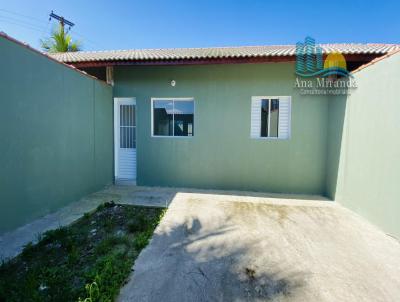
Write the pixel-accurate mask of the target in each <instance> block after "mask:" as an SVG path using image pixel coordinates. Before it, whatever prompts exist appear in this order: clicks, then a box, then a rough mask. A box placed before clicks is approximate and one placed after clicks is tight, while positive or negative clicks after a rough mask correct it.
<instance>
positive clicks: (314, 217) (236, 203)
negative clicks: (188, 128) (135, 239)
mask: <svg viewBox="0 0 400 302" xmlns="http://www.w3.org/2000/svg"><path fill="white" fill-rule="evenodd" d="M279 197H280V198H274V197H273V198H271V197H260V196H258V197H257V196H251V197H246V196H238V195H229V194H227V192H225V194H222V195H221V194H212V193H207V194H204V193H178V194H177V195H176V196H175V197H174V199H173V201H172V203H171V204H170V206H169V208H168V211H167V213H166V215H165V217H164V218H163V220H162V221H161V223H160V225H159V226H158V227H157V229H156V231H155V234H154V235H153V238H152V240H151V241H150V244H149V245H148V246H147V247H146V248H145V249H144V250H143V251H142V253H141V254H140V255H139V258H138V259H137V260H136V263H135V266H134V272H133V275H132V276H131V278H130V280H129V281H128V283H127V284H126V285H125V287H124V288H123V289H122V290H121V294H120V297H119V301H120V302H121V301H142V302H146V301H157V302H158V301H164V302H175V301H188V302H189V301H190V302H196V301H281V302H286V301H287V302H289V301H290V302H300V301H302V302H303V301H304V302H309V301H312V302H314V301H315V302H325V301H332V302H337V301H346V302H347V301H349V302H350V301H357V302H361V301H363V302H365V301H371V302H380V301H382V302H388V301H393V302H394V301H399V298H400V244H399V242H398V241H397V240H395V239H394V238H392V237H389V236H387V235H386V234H384V233H383V232H381V231H380V230H379V229H377V228H376V227H375V226H373V225H371V224H370V223H369V222H367V221H366V220H364V219H363V218H361V217H359V216H358V215H356V214H354V213H353V212H351V211H349V210H347V209H345V208H343V207H341V206H340V205H337V204H335V203H332V202H326V201H315V200H314V201H312V200H300V199H297V200H296V199H293V198H290V199H286V198H282V196H279Z"/></svg>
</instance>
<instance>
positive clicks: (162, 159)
mask: <svg viewBox="0 0 400 302" xmlns="http://www.w3.org/2000/svg"><path fill="white" fill-rule="evenodd" d="M4 39H6V40H7V39H8V41H10V39H9V38H8V37H6V36H5V35H2V40H4ZM2 43H3V44H4V42H2ZM1 47H2V48H3V47H4V45H2V46H1ZM320 47H321V51H322V53H323V55H324V58H326V56H327V55H329V54H332V53H337V52H338V53H340V54H341V55H343V56H344V58H345V60H346V64H347V69H348V70H349V71H355V70H358V69H360V68H363V69H361V70H360V71H359V72H356V73H355V74H354V78H355V82H356V85H357V87H356V88H355V87H353V88H351V89H352V91H351V92H352V93H351V94H340V95H330V94H328V95H325V94H307V93H304V91H305V90H304V89H303V90H302V88H301V87H298V85H296V80H297V79H298V77H297V76H296V73H295V71H296V70H295V69H296V68H295V67H296V66H295V65H296V45H284V46H256V47H221V48H188V49H147V50H146V49H145V50H121V51H93V52H90V51H89V52H75V53H63V54H54V55H52V56H51V58H52V59H53V60H54V59H55V60H57V61H58V62H62V63H63V64H67V65H69V66H73V67H74V68H75V69H76V70H75V73H77V72H78V71H77V70H79V71H80V72H85V73H86V75H82V76H83V77H88V75H91V76H93V77H96V78H97V79H100V80H103V81H106V82H107V83H108V84H109V85H106V84H97V82H98V81H97V80H92V81H95V83H96V84H95V85H100V86H105V87H107V88H105V89H106V90H107V92H106V97H105V99H107V98H109V100H108V101H107V100H105V101H104V105H105V106H104V108H101V112H98V111H97V113H98V114H99V115H100V116H101V118H100V117H99V118H98V119H97V120H96V119H95V125H94V126H92V127H93V129H94V130H93V131H92V132H93V133H95V134H94V139H92V140H93V141H94V142H95V145H96V142H97V141H98V145H96V147H95V150H96V151H94V154H95V155H93V156H94V157H95V158H96V156H97V157H98V156H99V155H98V154H97V150H98V148H100V149H103V150H106V151H104V152H103V153H104V154H103V157H102V159H98V160H97V161H96V160H95V162H94V164H93V165H94V167H96V168H97V169H102V167H101V166H104V165H105V166H107V168H106V170H107V172H106V173H103V171H101V172H94V173H95V174H96V175H106V176H105V177H104V180H108V181H110V182H111V181H113V177H112V176H114V179H115V181H117V182H119V181H120V182H128V183H129V182H133V181H135V182H136V183H137V184H138V185H146V186H174V187H193V188H206V189H208V188H212V189H224V190H247V191H265V192H278V193H298V194H315V195H324V196H328V197H330V198H332V199H334V200H338V201H340V202H342V203H343V204H344V205H347V204H348V205H349V207H350V208H352V209H355V210H357V211H359V212H360V213H361V214H363V215H365V216H366V217H368V218H369V219H371V220H372V221H373V222H375V223H376V224H379V225H381V226H382V227H383V228H384V229H385V230H387V231H388V232H391V233H393V234H397V235H398V234H400V225H399V224H398V222H397V221H396V220H397V218H396V217H395V214H394V213H395V212H396V211H397V212H398V210H399V209H400V206H399V205H398V204H397V202H396V201H397V200H398V196H399V193H400V192H399V190H400V189H398V186H397V185H396V181H397V180H398V179H399V177H400V172H398V171H400V169H398V168H400V164H399V162H400V161H399V160H398V157H397V156H398V155H400V154H399V152H400V148H399V144H398V142H397V141H398V140H397V139H396V133H397V131H398V130H399V129H400V123H399V121H398V119H397V118H396V117H395V116H393V115H394V114H395V112H398V109H399V104H398V102H396V99H398V95H399V90H398V86H399V85H398V84H399V76H400V74H399V71H398V70H400V69H399V66H400V56H399V55H396V54H394V53H395V52H396V51H398V50H399V49H400V46H399V45H392V44H326V45H321V46H320ZM392 54H393V55H392ZM384 56H388V57H387V58H385V59H383V60H381V61H379V62H376V60H378V59H380V58H381V57H384ZM2 57H3V56H2ZM43 59H44V58H43ZM46 59H47V60H48V59H49V58H48V57H46ZM9 60H12V58H11V55H10V57H9ZM371 62H373V63H374V64H371ZM375 62H376V63H375ZM18 63H19V62H14V64H18ZM53 64H54V63H53ZM365 64H370V66H368V67H366V68H364V67H363V66H365ZM13 68H14V67H13V65H11V66H10V67H9V68H8V69H7V70H9V69H13ZM23 68H24V70H25V73H28V74H30V73H32V74H35V73H36V72H37V71H36V70H35V68H37V66H30V65H29V64H26V65H25V66H24V67H23ZM30 68H32V69H31V70H29V69H30ZM63 68H70V67H66V66H63ZM369 71H371V72H369ZM3 76H4V75H3ZM15 76H16V77H17V76H20V75H15ZM24 76H27V75H24ZM64 81H65V79H64ZM2 82H3V81H2ZM91 85H93V84H91ZM83 86H84V85H83V84H82V87H83ZM303 88H304V87H303ZM71 89H72V91H74V90H75V86H74V85H71ZM72 91H69V92H68V93H73V92H72ZM110 91H111V92H110ZM111 94H112V96H111ZM98 95H100V94H98ZM101 97H103V95H101ZM32 101H33V100H32ZM60 102H61V101H60ZM94 104H97V103H96V101H95V102H94ZM111 104H112V106H110V105H111ZM346 104H347V105H346ZM349 104H352V105H349ZM353 104H354V106H353ZM60 106H63V105H60ZM350 108H351V109H350ZM354 108H356V109H354ZM29 110H39V109H38V107H34V108H30V109H29ZM97 110H100V109H97ZM349 110H350V111H349ZM78 112H79V114H82V112H80V111H79V110H77V111H76V113H78ZM88 112H89V111H88ZM49 114H52V113H49ZM88 114H89V113H88ZM95 115H96V112H95ZM90 116H91V117H93V113H90ZM58 117H59V118H62V115H59V116H58ZM95 117H96V116H95ZM82 118H83V117H82V116H80V118H78V116H77V117H76V120H75V121H76V122H77V123H82V121H81V119H82ZM388 119H389V120H388ZM71 121H72V120H71ZM102 122H104V124H102V125H100V124H98V123H102ZM49 126H50V127H51V125H49ZM81 126H82V127H83V128H84V127H85V125H83V123H82V125H81ZM86 126H88V125H86ZM98 127H100V128H101V129H98ZM353 127H355V129H354V128H353ZM93 133H92V134H93ZM65 134H66V133H61V134H60V135H65ZM69 134H70V133H69ZM71 135H77V133H73V134H71ZM89 136H90V135H89ZM89 136H88V137H89ZM361 138H362V139H363V140H362V139H361ZM354 141H359V142H358V144H357V145H355V144H354V143H353V142H354ZM370 144H371V145H370ZM107 148H109V149H107ZM110 148H111V149H110ZM110 150H111V151H110ZM389 150H390V151H389ZM59 152H62V150H59ZM76 152H78V151H76ZM110 152H111V153H110ZM53 156H54V157H57V155H56V154H53ZM396 158H397V159H396ZM65 160H66V159H65ZM104 161H111V162H104ZM350 161H352V163H350ZM110 167H112V170H113V175H111V177H110V174H109V173H110V171H109V170H110ZM394 168H396V169H394ZM369 169H372V170H369ZM44 172H46V171H44ZM47 172H50V170H49V171H47ZM106 182H107V181H101V182H99V184H100V183H101V184H105V183H106ZM89 187H90V188H89V189H87V190H86V189H85V190H86V191H91V190H93V189H94V188H95V185H91V186H89ZM85 190H83V189H82V190H80V191H79V193H77V194H78V195H79V194H82V193H83V191H85ZM377 201H379V202H377ZM65 202H66V201H63V203H65ZM377 203H379V205H378V204H377ZM382 207H383V208H384V209H382ZM377 208H378V209H380V210H379V211H377Z"/></svg>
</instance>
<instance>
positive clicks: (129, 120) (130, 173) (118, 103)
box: [114, 98, 136, 181]
mask: <svg viewBox="0 0 400 302" xmlns="http://www.w3.org/2000/svg"><path fill="white" fill-rule="evenodd" d="M114 145H115V180H117V181H118V180H128V181H129V180H136V100H135V99H134V98H114Z"/></svg>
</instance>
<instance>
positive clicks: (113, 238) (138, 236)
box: [0, 202, 164, 302]
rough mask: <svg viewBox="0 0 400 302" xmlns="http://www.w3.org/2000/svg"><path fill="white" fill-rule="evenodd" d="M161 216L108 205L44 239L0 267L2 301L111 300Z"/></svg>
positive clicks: (146, 210)
mask: <svg viewBox="0 0 400 302" xmlns="http://www.w3.org/2000/svg"><path fill="white" fill-rule="evenodd" d="M163 213H164V209H161V208H154V207H140V206H131V205H116V204H114V203H113V202H109V203H105V204H103V205H101V206H99V207H98V208H97V209H96V211H94V212H92V213H87V214H85V215H84V216H83V217H82V218H80V219H79V220H78V221H76V222H74V223H73V224H71V225H69V226H67V227H62V228H59V229H56V230H52V231H48V232H46V233H44V234H42V235H41V236H40V238H39V241H38V243H37V244H28V245H26V246H25V248H24V250H23V252H22V253H21V254H20V255H19V256H17V257H16V258H14V259H11V260H10V261H8V262H5V263H3V264H2V265H1V266H0V301H68V302H71V301H79V300H81V301H83V300H85V299H86V300H85V302H95V301H113V300H114V298H115V297H116V296H117V294H118V292H119V289H120V288H121V286H122V285H123V284H124V282H125V280H126V278H127V277H128V275H129V274H130V272H131V270H132V265H133V263H134V261H135V259H136V257H137V256H138V255H139V253H140V251H141V250H142V249H143V248H144V247H145V246H146V245H147V243H148V241H149V239H150V238H151V236H152V234H153V231H154V229H155V227H156V226H157V224H158V223H159V221H160V219H161V218H162V215H163ZM90 298H91V299H90Z"/></svg>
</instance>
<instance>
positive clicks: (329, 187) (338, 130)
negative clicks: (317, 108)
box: [326, 95, 347, 200]
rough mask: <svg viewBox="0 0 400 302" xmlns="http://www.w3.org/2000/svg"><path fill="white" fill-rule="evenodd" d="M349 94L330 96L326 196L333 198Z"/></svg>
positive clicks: (337, 179) (336, 183) (337, 176)
mask: <svg viewBox="0 0 400 302" xmlns="http://www.w3.org/2000/svg"><path fill="white" fill-rule="evenodd" d="M346 102H347V96H343V95H339V96H331V97H330V98H329V107H328V108H329V109H328V110H329V118H328V155H327V167H326V169H327V176H326V196H328V197H329V198H331V199H332V200H335V199H336V188H337V186H338V181H339V164H340V157H341V156H343V154H341V148H342V138H343V131H344V121H345V114H346Z"/></svg>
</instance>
